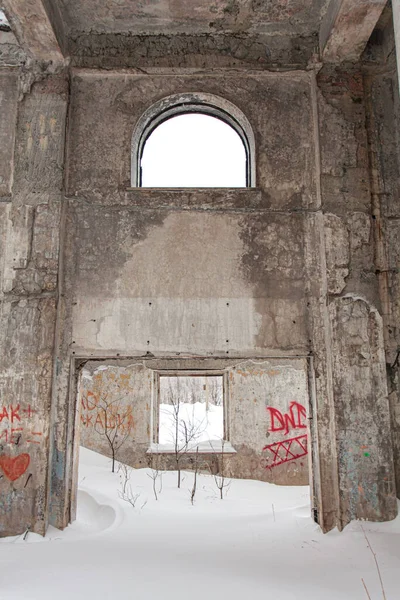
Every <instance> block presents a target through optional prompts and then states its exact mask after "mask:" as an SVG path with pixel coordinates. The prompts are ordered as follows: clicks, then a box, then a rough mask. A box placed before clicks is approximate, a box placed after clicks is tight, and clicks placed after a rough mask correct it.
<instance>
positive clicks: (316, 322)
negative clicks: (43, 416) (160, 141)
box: [52, 68, 395, 530]
mask: <svg viewBox="0 0 400 600" xmlns="http://www.w3.org/2000/svg"><path fill="white" fill-rule="evenodd" d="M188 90H192V91H196V90H201V91H202V92H206V93H211V94H216V95H219V96H222V97H224V98H226V99H227V100H230V101H231V102H233V103H234V104H236V105H237V106H238V107H239V109H242V111H243V112H244V113H245V115H246V116H247V118H248V119H249V121H250V123H251V125H252V127H253V129H254V133H255V139H256V156H257V159H256V175H257V189H247V190H190V191H188V190H145V189H136V190H129V189H128V188H129V187H130V151H131V149H130V142H131V135H132V131H133V128H134V126H135V124H136V122H137V120H138V119H139V117H140V116H141V114H142V113H143V111H144V110H146V109H147V108H148V107H149V106H150V105H151V104H152V103H154V102H156V101H158V100H160V99H161V98H163V97H165V96H168V95H171V94H176V93H181V92H187V91H188ZM99 114H101V115H102V118H101V119H99V118H98V115H99ZM365 119H366V114H365V106H364V88H363V82H362V77H361V75H360V72H359V70H357V69H353V70H350V71H343V70H342V71H341V70H337V69H335V68H329V69H324V70H323V71H322V72H321V73H320V74H319V76H318V78H317V79H316V80H315V78H314V76H313V74H310V73H306V72H297V73H296V74H293V73H291V74H290V76H289V75H287V74H263V75H246V76H244V75H240V76H239V75H238V74H235V75H234V76H232V75H226V76H224V77H221V76H220V75H213V74H209V75H208V76H207V77H203V76H200V75H187V74H181V75H176V74H174V75H170V76H168V77H164V76H160V75H134V74H129V73H124V74H122V73H121V74H119V73H118V72H114V73H112V74H111V73H110V74H105V75H104V74H102V75H100V74H98V73H93V72H88V71H77V72H76V73H75V75H74V78H73V83H72V99H71V109H70V121H69V123H70V127H69V136H68V162H67V180H66V189H67V194H68V196H69V201H68V206H67V207H66V213H65V227H63V229H65V232H66V240H65V247H64V252H63V256H64V267H65V268H64V270H63V280H62V289H63V293H62V297H63V298H62V301H61V303H60V309H59V310H60V318H61V319H62V323H63V328H62V329H60V335H59V337H58V340H57V359H56V360H57V365H58V376H57V378H56V395H57V404H56V414H57V415H58V416H57V418H56V425H57V428H56V431H57V436H56V438H55V451H54V461H53V480H52V481H53V486H52V492H53V496H52V498H53V500H52V507H53V508H52V515H53V522H54V523H55V524H56V525H58V526H64V525H65V524H66V523H67V522H68V520H69V518H70V512H69V511H70V504H69V501H68V498H69V497H70V494H71V491H72V494H73V486H74V484H73V470H72V462H71V461H72V458H71V456H70V455H69V454H68V452H67V449H68V447H70V446H71V445H72V444H73V441H74V440H73V438H74V406H75V404H74V403H75V398H74V390H75V389H76V388H75V382H74V379H71V370H70V368H71V365H72V364H73V362H74V359H75V358H76V359H88V358H90V357H93V358H95V357H98V358H101V357H111V358H118V356H120V357H122V358H123V357H128V356H141V355H142V356H143V355H146V353H149V354H147V355H150V356H151V355H154V356H156V357H157V356H158V357H159V356H165V357H172V356H174V355H175V356H176V355H178V354H180V355H182V354H184V356H186V357H187V358H190V357H193V356H198V357H199V358H198V359H197V360H200V359H202V357H205V356H209V357H214V358H215V359H217V358H221V357H225V358H228V357H229V358H235V357H236V358H238V359H239V358H243V356H246V357H257V358H260V357H263V356H264V357H268V356H271V355H275V356H277V355H281V356H282V357H286V358H288V357H289V356H290V355H296V354H302V355H305V354H307V353H308V352H309V351H311V352H312V353H313V357H314V363H313V364H314V367H315V380H314V378H313V377H311V378H312V380H313V383H312V388H313V389H312V390H311V388H310V393H311V392H312V394H315V398H316V402H315V403H314V404H312V409H311V412H312V414H311V415H310V416H311V419H312V423H313V426H312V428H311V439H312V442H313V443H312V448H311V449H312V456H313V461H314V477H313V488H314V504H315V511H316V517H317V518H318V520H319V522H320V523H321V525H322V527H323V528H324V529H325V530H327V529H330V528H332V527H334V526H335V525H339V526H343V525H344V524H346V522H348V519H349V518H351V517H352V516H353V515H354V514H355V513H354V511H351V510H348V509H347V505H346V507H345V506H344V505H341V503H340V499H339V497H340V494H344V493H346V497H347V498H349V499H351V501H352V502H353V500H354V499H355V498H356V497H357V494H358V492H357V489H358V487H357V486H358V482H359V481H360V482H361V483H360V485H361V484H362V482H364V481H365V472H364V470H363V469H364V464H362V463H357V465H356V471H355V472H354V473H353V475H352V477H351V478H350V479H349V478H347V479H346V469H345V468H344V467H343V465H346V464H347V462H348V461H349V460H352V457H351V456H350V455H349V454H348V452H347V450H346V449H345V448H343V447H342V446H341V445H340V443H339V440H340V435H339V434H337V431H339V430H340V427H341V426H342V421H341V419H342V418H344V417H343V405H344V404H346V402H349V403H350V401H351V397H350V396H348V395H347V392H346V390H343V392H342V395H340V397H338V395H337V392H336V395H335V391H334V381H335V377H336V376H337V375H336V373H335V369H337V368H338V366H337V363H336V362H335V360H336V359H335V353H334V351H333V350H334V346H333V345H332V344H333V342H332V336H333V335H334V334H335V332H336V330H337V319H336V317H335V316H334V315H333V314H331V313H330V311H329V309H328V305H329V303H330V300H331V299H332V298H334V297H335V296H343V295H345V294H347V293H353V294H359V295H360V294H361V295H362V296H363V297H364V298H366V300H367V301H368V302H369V303H371V305H375V306H377V307H378V308H379V306H380V294H379V285H378V281H377V278H376V273H375V265H374V240H373V236H372V226H371V224H372V221H373V219H372V218H371V195H370V194H371V191H370V180H369V162H368V161H369V157H368V144H367V134H366V128H365ZM362 327H363V325H362V324H360V328H361V329H360V335H362ZM377 327H378V329H379V323H378V324H377ZM340 335H341V336H342V338H343V339H342V338H341V343H343V347H344V348H346V347H347V344H350V343H351V336H348V333H347V332H346V330H345V329H343V330H341V333H340ZM379 339H380V338H379ZM378 345H379V344H378ZM381 350H382V348H380V349H379V348H377V349H376V352H375V353H371V356H370V368H371V369H372V370H373V369H374V368H378V369H379V368H380V367H381V363H380V362H379V361H380V360H381ZM72 373H74V371H73V370H72ZM265 377H266V378H267V379H266V381H263V379H262V377H261V379H259V381H262V382H263V383H257V382H256V380H257V378H256V377H255V375H254V374H252V375H251V376H250V377H249V379H248V381H249V386H248V390H252V389H258V388H257V386H260V388H261V387H262V386H263V385H265V386H268V385H269V383H268V381H267V380H268V377H267V376H265ZM239 380H240V378H239V379H238V381H236V382H235V385H236V389H240V390H242V391H243V390H244V389H246V384H244V383H243V382H242V383H240V382H239ZM243 381H247V380H245V379H243ZM289 388H290V386H289ZM289 388H288V389H289ZM233 389H235V386H233ZM257 393H258V392H257ZM382 394H383V397H384V396H385V391H384V390H383V391H382ZM144 395H145V394H144ZM357 401H358V404H357V402H356V401H354V400H353V401H352V407H353V409H354V410H355V411H356V412H357V413H358V414H359V416H360V418H361V417H362V413H363V410H364V408H365V406H364V405H363V403H362V402H361V399H360V398H357ZM143 402H144V400H143ZM286 404H287V403H286ZM271 408H276V410H279V411H280V413H281V414H282V415H283V414H285V412H286V413H287V411H288V410H289V411H290V406H289V405H288V406H286V405H285V406H283V405H281V404H279V403H278V402H277V404H276V406H275V405H271ZM384 408H385V404H384V400H382V410H383V413H382V417H381V418H382V423H383V425H385V424H387V419H386V417H387V415H388V409H387V407H386V411H387V412H386V413H385V410H384ZM264 409H265V404H264V405H263V410H264ZM239 413H240V411H239ZM339 413H340V414H339ZM252 414H253V417H252V418H255V417H254V414H256V413H254V411H253V413H252ZM143 418H144V421H145V422H147V417H146V415H145V413H143ZM264 419H265V412H264ZM142 425H143V424H142ZM264 425H265V427H266V424H265V423H264ZM264 425H263V427H264ZM235 427H238V428H239V429H240V427H241V418H238V419H236V420H235V419H232V428H235ZM265 427H264V429H265ZM366 428H367V424H366V425H365V428H364V431H366ZM261 429H262V427H261ZM142 433H144V430H143V431H142ZM269 433H274V434H275V433H276V434H277V435H278V433H279V432H269ZM285 433H286V434H290V432H285ZM378 433H379V432H378V431H377V430H374V431H372V432H371V436H372V437H371V439H370V440H369V442H370V445H371V446H374V447H375V448H376V449H377V455H376V463H375V465H380V467H381V468H382V469H383V471H384V472H385V473H386V475H387V477H388V484H387V485H388V489H391V487H390V486H391V483H392V481H393V471H392V469H391V462H390V456H389V454H390V451H389V450H387V452H384V451H383V449H382V451H380V449H379V444H380V442H381V439H380V437H379V435H378ZM242 434H243V430H240V431H236V432H235V435H236V436H237V444H238V446H242V450H241V451H240V452H239V453H238V458H237V460H236V464H235V466H232V469H233V470H232V472H234V473H236V474H241V475H242V476H257V477H260V478H262V479H267V480H276V481H279V482H280V483H284V482H290V481H292V482H294V481H296V480H297V481H299V480H301V481H303V477H304V471H303V470H301V471H300V470H298V471H297V469H296V468H295V465H296V463H293V465H286V466H285V465H284V464H282V465H270V464H268V465H267V466H268V467H271V468H267V469H266V470H265V469H264V470H263V471H262V472H261V471H257V469H259V468H260V462H259V459H260V455H259V452H260V443H259V442H260V440H258V442H257V449H256V448H255V447H253V445H252V443H251V442H249V441H248V440H245V439H242V440H241V438H240V436H241V435H242ZM145 435H146V436H147V435H148V434H147V431H146V432H145ZM261 435H262V434H261ZM299 435H300V434H299ZM293 437H298V436H295V435H294V436H293ZM353 437H354V436H353ZM287 439H288V441H289V440H290V438H287ZM285 441H286V438H285V437H284V438H282V439H280V438H279V439H278V437H273V436H272V437H271V439H270V440H266V443H265V444H264V446H262V447H263V448H265V449H266V450H265V452H264V456H263V461H264V467H265V466H266V462H268V460H272V461H273V460H274V456H275V455H274V454H273V453H271V456H270V457H269V458H268V447H271V449H272V448H273V447H277V446H276V444H282V443H283V445H281V446H280V447H281V448H284V443H285ZM353 441H354V443H356V442H357V440H356V439H355V437H354V440H353ZM268 442H269V443H268ZM349 442H351V440H350V439H349ZM147 443H148V439H147V437H146V442H144V441H143V444H146V445H147ZM253 443H255V441H253ZM75 447H76V440H75ZM283 451H284V450H283ZM135 452H136V451H135ZM141 452H143V450H142V451H141ZM142 456H143V457H144V454H142ZM255 457H256V458H255ZM143 460H144V458H143ZM232 461H233V462H232ZM257 461H258V462H257ZM231 463H232V465H233V463H234V459H231ZM256 463H257V466H255V464H256ZM303 467H304V465H303ZM303 467H302V469H303ZM299 473H301V474H299ZM296 478H297V479H296ZM343 482H345V484H344V483H343ZM382 493H383V492H382V488H380V487H377V488H374V489H373V490H372V491H371V494H370V496H369V504H368V506H367V505H366V504H362V503H361V504H360V503H358V505H357V506H358V509H357V510H358V512H357V511H356V512H357V515H359V516H368V518H376V519H380V518H385V517H386V518H391V517H392V516H393V515H394V511H395V508H394V507H393V506H394V505H393V498H392V497H391V496H390V494H389V496H388V500H387V505H386V507H385V506H384V505H383V504H382V503H381V500H380V494H382ZM363 511H364V512H363ZM374 511H375V512H374Z"/></svg>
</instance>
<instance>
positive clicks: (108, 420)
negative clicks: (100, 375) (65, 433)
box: [94, 391, 132, 473]
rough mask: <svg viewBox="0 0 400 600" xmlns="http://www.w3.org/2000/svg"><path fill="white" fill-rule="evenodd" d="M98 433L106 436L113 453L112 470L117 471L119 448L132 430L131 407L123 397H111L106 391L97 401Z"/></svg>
mask: <svg viewBox="0 0 400 600" xmlns="http://www.w3.org/2000/svg"><path fill="white" fill-rule="evenodd" d="M96 408H97V419H96V423H95V425H94V429H95V431H96V433H98V434H99V435H100V436H102V437H104V438H105V440H106V441H107V444H108V446H109V449H110V453H111V460H112V464H111V471H112V473H114V472H115V461H116V458H117V455H118V452H119V450H120V449H121V447H122V446H123V444H124V443H125V442H126V440H127V438H128V437H129V435H130V432H131V431H130V430H131V427H130V425H131V423H130V421H131V417H132V414H131V407H130V406H129V405H126V404H125V402H124V399H123V398H121V397H117V398H114V399H112V398H110V396H109V393H108V392H107V391H105V392H104V393H102V394H101V395H100V396H99V399H98V402H97V407H96Z"/></svg>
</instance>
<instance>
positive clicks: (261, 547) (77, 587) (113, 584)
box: [0, 449, 400, 600]
mask: <svg viewBox="0 0 400 600" xmlns="http://www.w3.org/2000/svg"><path fill="white" fill-rule="evenodd" d="M109 464H110V461H109V460H108V459H106V458H104V457H102V456H100V455H98V454H96V453H94V452H91V451H89V450H85V449H82V451H81V463H80V473H79V480H80V485H79V489H80V491H79V505H78V519H77V521H76V522H75V523H74V524H72V525H71V526H69V527H68V528H67V529H66V530H65V531H63V532H60V531H58V530H56V529H53V528H50V529H49V531H48V534H47V536H46V537H45V538H41V537H40V536H37V535H35V534H28V536H27V539H26V541H24V540H23V536H19V537H17V538H5V539H3V540H0V599H1V600H16V599H18V600H21V599H24V600H28V599H29V600H50V599H51V600H71V599H72V600H81V599H84V598H85V599H89V598H90V599H92V598H93V599H94V600H101V599H114V598H115V599H119V598H121V599H127V600H130V599H135V600H158V599H159V600H161V599H162V600H188V599H189V600H200V599H201V600H204V599H205V598H207V599H210V600H217V599H218V600H225V599H229V600H236V599H237V600H239V599H240V600H243V599H244V600H247V598H251V599H252V600H257V599H260V600H261V599H262V600H266V599H269V598H273V599H274V600H303V599H304V600H305V599H307V600H357V599H360V600H366V599H368V596H367V593H366V590H365V588H364V586H363V583H362V579H364V581H365V584H366V586H367V589H368V592H369V594H370V597H371V600H375V599H381V598H383V595H382V590H381V585H380V582H379V575H378V572H377V569H376V566H375V562H374V557H373V555H372V553H371V550H370V549H369V547H368V544H367V541H366V539H365V537H364V533H363V531H362V526H363V528H364V531H365V533H366V535H367V537H368V540H369V542H370V544H371V546H372V548H373V549H374V551H375V553H376V556H377V559H378V563H379V566H380V570H381V574H382V579H383V585H384V589H385V593H386V599H387V600H399V599H400V518H397V519H396V520H395V521H392V522H390V523H363V524H362V526H361V524H360V523H357V522H354V523H352V524H351V525H350V526H348V527H347V528H346V529H345V531H344V532H343V533H341V534H340V533H338V532H337V531H333V532H331V533H329V534H327V535H323V534H322V533H321V532H320V531H319V528H318V526H317V525H316V524H315V523H314V522H313V521H312V519H311V518H310V516H309V513H310V508H309V491H308V488H307V487H280V486H275V485H271V484H266V483H261V482H257V481H239V480H233V481H232V484H231V486H230V488H229V490H228V494H227V496H226V498H224V499H223V500H220V499H219V498H218V493H219V490H218V489H217V488H216V486H215V482H214V479H213V478H212V477H211V476H206V475H202V476H199V478H198V490H197V493H196V496H195V502H194V505H193V506H192V504H191V502H190V491H189V490H191V487H192V484H193V474H192V473H184V481H183V484H182V488H181V489H180V490H178V489H177V488H176V473H166V474H164V475H163V488H162V492H161V494H160V495H159V500H158V501H156V500H155V498H154V495H153V491H152V484H153V481H152V480H151V478H150V477H148V473H150V471H149V470H148V469H140V470H133V473H132V476H131V479H130V482H129V484H128V485H130V486H131V489H132V493H133V494H139V496H138V498H137V500H136V505H135V507H132V506H131V505H130V504H129V503H128V502H125V501H123V500H122V499H120V498H119V496H118V490H121V484H120V477H121V473H119V474H117V473H115V474H112V473H111V472H110V467H109Z"/></svg>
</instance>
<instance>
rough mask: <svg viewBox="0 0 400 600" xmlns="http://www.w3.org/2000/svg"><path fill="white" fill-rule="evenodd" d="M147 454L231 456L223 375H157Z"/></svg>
mask: <svg viewBox="0 0 400 600" xmlns="http://www.w3.org/2000/svg"><path fill="white" fill-rule="evenodd" d="M156 377H157V379H156V382H157V383H156V388H157V394H156V395H157V401H156V406H155V412H154V436H153V444H152V445H151V448H150V452H165V453H171V452H172V453H173V452H175V451H176V450H178V451H179V452H188V453H190V452H196V451H197V449H198V451H199V452H222V451H224V452H234V449H233V448H232V446H231V445H230V444H229V442H228V432H227V414H226V413H227V410H226V404H227V402H226V385H225V377H224V374H223V373H207V374H206V373H204V372H202V373H199V372H197V373H193V372H190V373H182V372H180V373H179V372H178V373H176V372H174V373H171V372H169V373H160V372H158V373H157V374H156Z"/></svg>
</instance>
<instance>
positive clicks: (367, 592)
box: [361, 577, 371, 600]
mask: <svg viewBox="0 0 400 600" xmlns="http://www.w3.org/2000/svg"><path fill="white" fill-rule="evenodd" d="M361 581H362V583H363V586H364V588H365V591H366V594H367V596H368V598H369V600H371V596H370V595H369V591H368V589H367V586H366V585H365V581H364V579H363V578H362V577H361Z"/></svg>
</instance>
